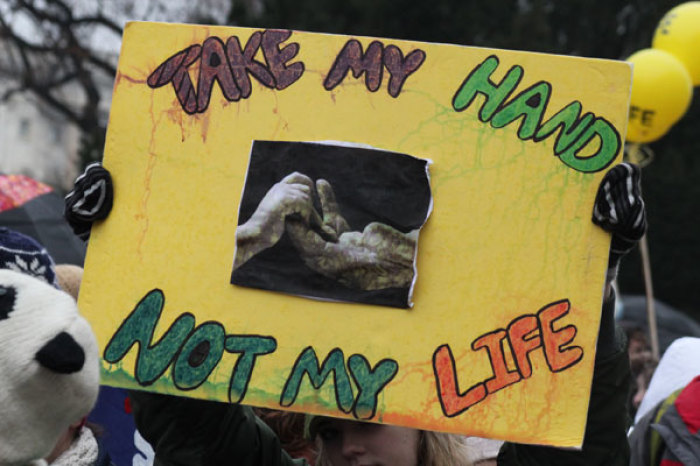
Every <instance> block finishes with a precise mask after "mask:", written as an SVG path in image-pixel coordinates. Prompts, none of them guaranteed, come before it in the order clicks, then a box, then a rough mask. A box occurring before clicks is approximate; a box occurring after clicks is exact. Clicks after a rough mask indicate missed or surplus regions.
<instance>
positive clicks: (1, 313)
mask: <svg viewBox="0 0 700 466" xmlns="http://www.w3.org/2000/svg"><path fill="white" fill-rule="evenodd" d="M16 294H17V292H16V291H15V289H14V288H12V287H11V286H3V285H0V320H5V319H7V318H8V317H10V312H12V311H14V309H15V296H16Z"/></svg>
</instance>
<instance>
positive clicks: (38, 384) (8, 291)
mask: <svg viewBox="0 0 700 466" xmlns="http://www.w3.org/2000/svg"><path fill="white" fill-rule="evenodd" d="M98 388H99V362H98V350H97V342H96V341H95V336H94V335H93V333H92V330H91V328H90V325H89V324H88V323H87V321H86V320H85V319H83V318H82V317H81V316H80V315H79V314H78V309H77V307H76V304H75V301H74V300H73V299H72V298H71V297H70V296H69V295H68V294H66V293H64V292H62V291H60V290H58V289H56V288H54V287H52V286H50V285H48V284H46V283H44V282H42V281H41V280H39V279H37V278H33V277H30V276H28V275H24V274H21V273H18V272H13V271H10V270H0V465H3V466H4V465H24V464H27V463H30V462H31V461H33V460H37V459H40V458H42V457H44V456H46V455H47V454H48V453H49V452H50V451H51V449H52V448H53V447H54V445H55V443H56V442H57V440H58V438H59V436H60V435H61V434H62V433H63V432H64V431H65V430H66V429H67V428H68V426H69V425H70V424H71V423H73V422H75V421H78V420H79V419H80V418H81V417H83V416H85V415H87V413H88V412H89V411H90V409H92V406H93V405H94V403H95V401H96V399H97V391H98Z"/></svg>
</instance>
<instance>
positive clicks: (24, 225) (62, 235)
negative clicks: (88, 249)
mask: <svg viewBox="0 0 700 466" xmlns="http://www.w3.org/2000/svg"><path fill="white" fill-rule="evenodd" d="M0 226H3V227H7V228H11V229H13V230H16V231H19V232H21V233H24V234H25V235H27V236H31V237H32V238H34V239H35V240H37V241H38V242H39V243H41V244H42V245H43V246H44V247H45V248H46V250H47V251H48V252H49V254H51V257H53V259H54V261H55V262H56V263H57V264H75V265H80V266H82V265H83V261H84V260H85V244H84V243H83V242H82V241H81V240H80V239H78V238H77V237H76V236H75V234H73V231H72V230H71V228H70V226H69V225H68V223H67V222H66V221H65V219H64V218H63V198H61V197H60V196H59V195H58V194H56V193H55V192H54V191H53V190H52V189H51V188H50V187H49V186H47V185H45V184H43V183H40V182H38V181H36V180H33V179H31V178H29V177H26V176H24V175H0Z"/></svg>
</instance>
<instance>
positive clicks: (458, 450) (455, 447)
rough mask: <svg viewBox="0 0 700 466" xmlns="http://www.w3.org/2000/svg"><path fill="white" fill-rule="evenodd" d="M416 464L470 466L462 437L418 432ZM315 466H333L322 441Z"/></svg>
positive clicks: (319, 443) (425, 431) (422, 465)
mask: <svg viewBox="0 0 700 466" xmlns="http://www.w3.org/2000/svg"><path fill="white" fill-rule="evenodd" d="M419 433H420V436H419V440H418V442H419V443H418V464H419V465H420V466H472V462H471V461H470V460H469V449H468V447H467V446H466V445H465V444H464V442H463V441H462V437H461V436H458V435H453V434H445V433H442V432H431V431H427V430H421V431H419ZM317 446H318V455H317V456H316V463H315V465H316V466H333V463H331V461H330V460H329V459H328V457H327V456H326V454H325V453H324V451H323V441H320V442H317Z"/></svg>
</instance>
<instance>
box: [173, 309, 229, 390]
mask: <svg viewBox="0 0 700 466" xmlns="http://www.w3.org/2000/svg"><path fill="white" fill-rule="evenodd" d="M224 338H225V331H224V327H223V325H221V324H220V323H218V322H205V323H203V324H202V325H200V326H199V327H197V328H196V329H195V331H194V332H192V335H190V336H189V338H188V339H187V341H186V342H185V345H184V346H183V347H182V350H181V351H180V354H179V355H178V357H177V359H176V360H175V364H174V365H173V382H174V383H175V386H176V387H177V388H179V389H180V390H192V389H194V388H197V387H199V386H200V385H202V384H203V383H204V381H205V380H207V377H209V374H211V372H212V371H213V370H214V368H215V367H216V365H217V364H219V361H221V356H223V354H224Z"/></svg>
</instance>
